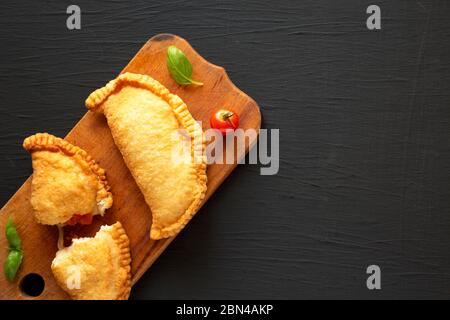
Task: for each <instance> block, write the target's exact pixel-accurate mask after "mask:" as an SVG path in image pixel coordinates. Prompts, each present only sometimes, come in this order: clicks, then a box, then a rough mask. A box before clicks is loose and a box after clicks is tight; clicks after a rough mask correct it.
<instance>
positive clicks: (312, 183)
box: [0, 0, 450, 299]
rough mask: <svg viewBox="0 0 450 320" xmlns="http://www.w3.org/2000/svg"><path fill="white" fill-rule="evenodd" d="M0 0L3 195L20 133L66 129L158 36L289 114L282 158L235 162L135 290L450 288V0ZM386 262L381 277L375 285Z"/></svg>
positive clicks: (20, 172)
mask: <svg viewBox="0 0 450 320" xmlns="http://www.w3.org/2000/svg"><path fill="white" fill-rule="evenodd" d="M371 3H372V2H371V1H370V2H369V1H333V0H327V1H325V0H314V1H307V0H304V1H261V0H252V1H220V2H214V1H192V0H190V1H146V0H145V1H144V0H138V1H130V2H123V1H76V2H74V4H78V5H79V6H80V7H81V10H82V29H81V30H79V31H69V30H67V29H66V17H67V15H66V13H65V11H66V7H67V6H68V5H69V4H72V2H71V3H69V2H64V1H34V2H33V1H29V2H23V1H7V2H5V1H2V2H1V3H0V17H1V18H0V41H1V47H2V49H1V50H0V57H1V75H2V76H1V77H0V97H1V102H0V124H1V125H0V177H1V179H0V190H1V193H0V203H1V204H2V205H3V204H4V203H6V201H7V200H8V199H9V198H10V197H11V196H12V195H13V194H14V192H15V191H16V189H17V188H18V187H19V186H20V185H21V184H22V183H23V182H24V181H25V179H26V178H27V177H28V176H29V174H30V173H31V166H30V160H29V157H28V155H27V154H26V153H25V152H24V151H23V150H22V148H21V143H22V139H23V138H24V137H25V136H27V135H29V134H32V133H35V132H37V131H49V132H51V133H53V134H56V135H60V136H64V135H65V134H66V133H67V132H68V131H69V130H70V128H71V127H72V126H73V125H74V124H75V123H76V122H77V121H78V120H79V119H80V117H81V116H82V115H83V114H84V113H85V109H84V106H83V101H84V99H85V98H86V96H87V95H88V94H89V93H90V92H91V90H92V89H94V88H97V87H99V86H101V85H103V84H104V83H105V82H106V81H108V80H110V79H111V78H113V77H114V76H115V75H116V74H117V73H118V72H119V71H120V70H121V69H122V68H123V67H124V66H125V65H126V63H127V62H128V61H129V60H130V59H131V57H133V55H134V54H135V53H136V52H137V51H138V49H139V48H140V47H141V46H142V45H143V44H144V43H145V42H146V41H147V39H149V38H150V37H151V36H153V35H155V34H158V33H174V34H178V35H180V36H182V37H184V38H186V39H188V40H189V41H190V42H191V43H192V45H193V46H194V47H195V48H196V49H197V50H198V51H199V52H200V53H201V54H202V55H203V56H204V57H205V58H206V59H208V60H210V61H211V62H213V63H215V64H218V65H221V66H224V67H225V69H226V70H227V71H228V73H229V75H230V77H231V79H232V80H233V81H234V82H235V83H236V85H237V86H238V87H240V88H241V89H242V90H244V91H245V92H247V93H248V94H249V95H250V96H252V97H253V98H254V99H255V100H256V101H257V102H258V103H259V104H260V106H261V109H262V113H263V116H264V127H265V128H280V137H281V141H280V153H281V160H280V162H281V168H280V172H279V174H278V175H276V176H260V175H259V168H258V166H240V167H238V168H237V169H236V171H235V172H234V173H233V174H232V175H231V176H230V177H229V178H228V180H227V181H226V182H225V183H224V184H223V185H222V186H221V188H220V189H219V190H218V191H217V192H216V194H215V195H214V196H213V197H212V198H211V199H210V200H209V202H208V203H207V204H206V205H205V207H204V208H203V209H202V210H201V211H200V212H199V214H198V215H197V216H196V217H195V219H193V220H192V222H191V223H190V224H189V225H188V226H187V227H186V229H185V230H184V231H183V232H182V233H181V234H180V236H179V237H178V238H177V239H176V240H175V241H174V242H173V244H172V245H171V246H170V247H169V248H168V249H167V250H166V252H165V253H164V254H163V255H162V256H161V257H160V259H159V260H158V261H157V262H156V263H155V264H154V266H153V267H152V268H151V269H150V270H149V271H148V272H147V273H146V274H145V276H144V277H143V278H142V279H141V281H140V282H139V283H138V284H137V285H136V286H135V288H134V291H133V294H132V298H136V299H142V298H150V299H154V298H226V299H228V298H450V188H449V182H450V144H449V138H450V112H449V107H450V63H449V62H450V61H449V57H450V22H449V20H448V16H449V13H450V10H449V9H450V3H449V2H448V1H437V0H436V1H431V0H430V1H426V0H422V1H420V2H419V1H406V0H403V1H377V4H378V5H379V6H380V7H381V10H382V30H381V31H376V32H374V31H369V30H367V28H366V26H365V20H366V17H367V15H366V13H365V11H366V8H367V6H368V5H369V4H371ZM371 264H378V265H379V266H380V267H381V270H382V290H380V291H377V292H374V291H369V290H367V288H366V284H365V282H366V277H367V275H366V273H365V269H366V267H367V266H368V265H371Z"/></svg>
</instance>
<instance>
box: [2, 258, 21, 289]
mask: <svg viewBox="0 0 450 320" xmlns="http://www.w3.org/2000/svg"><path fill="white" fill-rule="evenodd" d="M22 259H23V253H22V251H20V250H11V251H10V252H9V254H8V256H7V257H6V260H5V264H4V266H3V267H4V268H3V270H4V272H5V276H6V279H8V281H10V282H11V281H13V280H14V278H15V277H16V273H17V271H18V270H19V268H20V265H21V264H22Z"/></svg>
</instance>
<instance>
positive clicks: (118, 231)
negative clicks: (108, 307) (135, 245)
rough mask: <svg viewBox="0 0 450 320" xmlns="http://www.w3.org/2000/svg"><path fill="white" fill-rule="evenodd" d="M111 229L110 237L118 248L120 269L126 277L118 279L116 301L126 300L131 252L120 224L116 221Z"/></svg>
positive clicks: (129, 278) (129, 290)
mask: <svg viewBox="0 0 450 320" xmlns="http://www.w3.org/2000/svg"><path fill="white" fill-rule="evenodd" d="M111 227H112V229H111V236H112V238H113V240H114V242H115V243H116V245H117V247H118V248H119V252H120V261H119V263H120V267H121V268H122V269H123V270H124V271H125V273H126V276H125V277H124V278H122V279H120V282H121V286H120V288H121V289H120V292H119V293H118V295H117V300H127V299H128V297H129V296H130V292H131V252H130V240H129V239H128V236H127V233H126V231H125V229H124V228H123V226H122V224H121V223H120V222H119V221H117V222H116V223H115V224H113V225H112V226H111Z"/></svg>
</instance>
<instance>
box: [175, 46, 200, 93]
mask: <svg viewBox="0 0 450 320" xmlns="http://www.w3.org/2000/svg"><path fill="white" fill-rule="evenodd" d="M167 68H168V69H169V72H170V75H171V76H172V78H173V79H174V80H175V81H176V82H177V83H178V84H181V85H188V84H193V85H197V86H202V85H203V83H201V82H198V81H195V80H193V79H192V65H191V63H190V62H189V60H188V58H187V57H186V55H185V54H184V53H183V51H181V50H180V49H178V48H177V47H175V46H170V47H169V48H167Z"/></svg>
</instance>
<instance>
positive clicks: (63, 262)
mask: <svg viewBox="0 0 450 320" xmlns="http://www.w3.org/2000/svg"><path fill="white" fill-rule="evenodd" d="M130 264H131V256H130V242H129V240H128V237H127V234H126V232H125V230H124V229H123V227H122V225H121V224H120V222H116V223H115V224H113V225H112V226H102V227H101V228H100V231H98V232H97V234H96V235H95V237H94V238H79V239H74V240H73V242H72V245H71V246H70V247H67V248H64V249H62V250H59V251H58V252H56V257H55V259H53V262H52V272H53V275H54V277H55V279H56V281H57V283H58V285H59V286H60V287H61V288H62V289H63V290H64V291H66V292H67V293H68V294H69V295H70V297H71V298H72V299H75V300H126V299H128V296H129V295H130V290H131V267H130Z"/></svg>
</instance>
